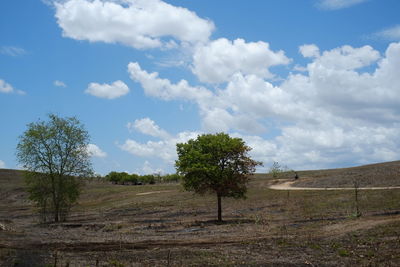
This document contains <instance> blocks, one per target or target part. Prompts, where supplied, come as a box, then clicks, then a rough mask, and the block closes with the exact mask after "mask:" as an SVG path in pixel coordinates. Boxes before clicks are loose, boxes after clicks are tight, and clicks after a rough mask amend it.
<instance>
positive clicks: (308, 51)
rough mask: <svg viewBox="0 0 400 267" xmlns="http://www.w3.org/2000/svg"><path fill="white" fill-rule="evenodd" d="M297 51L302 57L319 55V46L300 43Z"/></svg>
mask: <svg viewBox="0 0 400 267" xmlns="http://www.w3.org/2000/svg"><path fill="white" fill-rule="evenodd" d="M299 51H300V53H301V54H302V55H303V57H319V48H318V46H316V45H315V44H309V45H302V46H300V47H299Z"/></svg>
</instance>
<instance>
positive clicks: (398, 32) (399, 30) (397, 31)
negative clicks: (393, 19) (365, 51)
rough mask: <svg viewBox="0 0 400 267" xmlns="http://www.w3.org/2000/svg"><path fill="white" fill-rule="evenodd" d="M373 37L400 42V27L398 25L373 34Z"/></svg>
mask: <svg viewBox="0 0 400 267" xmlns="http://www.w3.org/2000/svg"><path fill="white" fill-rule="evenodd" d="M372 37H375V38H378V39H384V40H389V41H400V25H396V26H393V27H390V28H387V29H384V30H382V31H379V32H376V33H374V34H372Z"/></svg>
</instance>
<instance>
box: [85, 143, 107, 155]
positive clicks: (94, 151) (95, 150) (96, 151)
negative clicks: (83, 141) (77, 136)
mask: <svg viewBox="0 0 400 267" xmlns="http://www.w3.org/2000/svg"><path fill="white" fill-rule="evenodd" d="M87 151H88V153H89V155H90V156H92V157H96V158H105V157H107V153H106V152H104V151H103V150H101V149H100V147H98V146H97V145H95V144H88V146H87Z"/></svg>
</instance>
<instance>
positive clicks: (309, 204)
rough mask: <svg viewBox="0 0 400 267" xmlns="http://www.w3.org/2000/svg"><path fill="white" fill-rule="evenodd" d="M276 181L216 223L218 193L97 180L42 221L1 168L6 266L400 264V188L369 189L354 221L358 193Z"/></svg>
mask: <svg viewBox="0 0 400 267" xmlns="http://www.w3.org/2000/svg"><path fill="white" fill-rule="evenodd" d="M381 167H382V168H386V167H387V166H385V165H383V166H381ZM367 169H368V168H367ZM347 171H348V169H346V170H345V171H344V173H345V174H344V175H346V172H347ZM316 172H318V173H319V174H320V175H322V176H321V177H325V176H324V175H325V173H324V172H322V171H316ZM303 175H304V174H303ZM313 175H315V176H316V177H317V178H315V179H320V178H318V177H320V176H317V175H316V174H313V173H311V175H310V177H313ZM335 175H337V176H338V175H339V174H338V172H337V173H336V174H335ZM301 177H302V176H300V178H301ZM390 179H392V180H396V179H397V180H398V179H399V177H397V178H393V177H391V178H390ZM334 180H335V179H334ZM397 180H396V181H397ZM332 183H334V182H332ZM384 183H386V182H384ZM396 183H397V182H396ZM396 183H395V184H396ZM271 184H272V179H270V178H269V177H268V176H267V175H257V176H255V178H254V179H253V180H252V182H251V183H250V184H249V192H248V199H246V200H233V199H224V200H223V218H224V222H223V223H217V222H216V221H215V208H216V207H215V206H216V201H215V200H216V199H215V197H214V196H212V195H211V196H207V195H206V196H196V195H193V194H192V193H189V192H184V191H182V189H181V187H180V185H178V184H161V185H144V186H123V185H111V184H108V183H103V182H99V181H92V182H88V183H87V185H86V187H85V190H84V192H83V194H82V196H81V199H80V201H79V205H77V206H76V207H75V208H74V209H73V210H72V212H71V214H70V217H69V218H68V221H66V222H64V223H57V224H54V223H53V224H41V223H39V221H38V217H37V216H36V213H35V208H34V207H33V206H32V203H30V202H29V201H28V200H27V193H25V191H24V184H23V181H22V177H21V174H20V173H18V172H13V171H7V170H6V171H4V170H0V224H1V225H2V227H0V266H46V264H47V266H54V265H56V266H371V265H372V266H399V265H400V194H399V193H400V190H398V189H397V190H379V191H365V192H361V193H360V196H359V198H360V209H361V211H362V213H363V215H362V216H361V217H360V218H356V217H353V213H354V196H353V193H352V192H349V191H310V192H303V191H290V192H289V191H275V190H270V189H269V188H268V187H269V186H270V185H271ZM315 184H316V185H317V183H315ZM325 184H326V183H322V185H325ZM385 185H386V184H385ZM149 192H150V193H151V194H149Z"/></svg>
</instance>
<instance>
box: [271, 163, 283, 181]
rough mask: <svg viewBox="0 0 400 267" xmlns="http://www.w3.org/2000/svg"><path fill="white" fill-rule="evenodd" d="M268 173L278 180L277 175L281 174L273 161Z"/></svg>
mask: <svg viewBox="0 0 400 267" xmlns="http://www.w3.org/2000/svg"><path fill="white" fill-rule="evenodd" d="M269 173H270V174H271V175H272V177H274V178H278V176H279V174H280V173H282V169H281V165H279V163H278V162H277V161H275V162H274V163H273V164H272V166H271V168H270V169H269Z"/></svg>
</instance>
